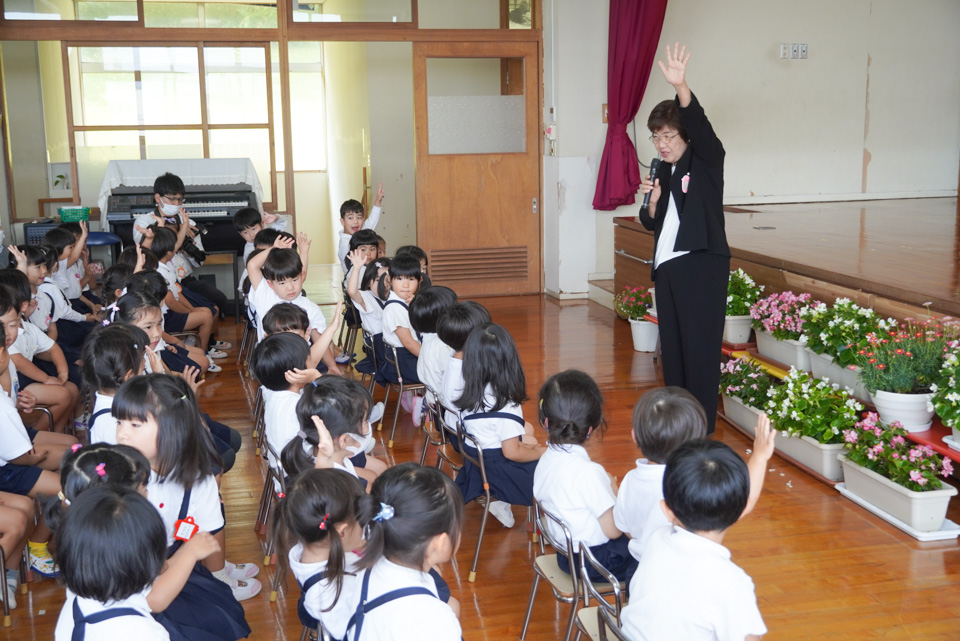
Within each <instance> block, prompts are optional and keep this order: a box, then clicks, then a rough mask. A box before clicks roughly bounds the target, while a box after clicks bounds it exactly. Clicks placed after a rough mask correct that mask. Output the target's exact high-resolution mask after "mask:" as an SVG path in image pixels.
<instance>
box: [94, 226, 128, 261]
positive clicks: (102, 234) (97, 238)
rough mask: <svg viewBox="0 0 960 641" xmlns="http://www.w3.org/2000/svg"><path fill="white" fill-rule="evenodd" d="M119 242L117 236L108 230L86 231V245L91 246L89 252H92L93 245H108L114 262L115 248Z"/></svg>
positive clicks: (115, 258)
mask: <svg viewBox="0 0 960 641" xmlns="http://www.w3.org/2000/svg"><path fill="white" fill-rule="evenodd" d="M121 242H122V241H121V240H120V237H119V236H117V235H116V234H112V233H110V232H108V231H92V232H89V233H87V246H88V247H90V248H91V250H90V251H91V253H92V252H93V249H92V248H93V247H109V248H110V249H111V258H112V260H113V261H114V262H116V260H117V254H118V252H117V249H118V245H120V243H121Z"/></svg>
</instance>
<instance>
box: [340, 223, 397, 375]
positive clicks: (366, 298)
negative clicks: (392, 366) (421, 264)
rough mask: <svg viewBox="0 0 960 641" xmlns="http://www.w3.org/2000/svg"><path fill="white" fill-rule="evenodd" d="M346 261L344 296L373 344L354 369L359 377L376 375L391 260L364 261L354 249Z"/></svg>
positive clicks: (382, 360)
mask: <svg viewBox="0 0 960 641" xmlns="http://www.w3.org/2000/svg"><path fill="white" fill-rule="evenodd" d="M359 235H360V234H359V233H358V234H357V236H359ZM347 260H348V261H350V262H351V263H352V267H351V268H350V273H349V274H347V297H349V298H350V300H351V301H352V302H353V307H354V309H355V310H357V313H358V314H359V315H360V325H361V326H362V327H363V330H364V331H365V332H366V333H367V334H368V335H369V336H370V341H371V342H372V344H373V348H372V351H373V353H372V354H371V353H367V355H366V356H364V358H363V360H361V361H360V362H359V363H357V364H356V365H355V366H354V369H356V370H357V371H358V372H360V373H361V374H369V375H373V376H376V374H377V368H378V367H379V366H380V364H381V363H383V362H384V351H383V306H384V305H385V304H386V302H385V301H386V299H387V297H388V296H389V294H390V259H389V258H373V259H370V258H364V257H363V255H362V254H361V253H360V250H359V249H357V250H355V251H353V252H351V253H350V254H349V255H348V256H347ZM364 261H365V262H364ZM361 271H362V273H363V277H362V278H361V275H360V274H361ZM368 352H369V350H368Z"/></svg>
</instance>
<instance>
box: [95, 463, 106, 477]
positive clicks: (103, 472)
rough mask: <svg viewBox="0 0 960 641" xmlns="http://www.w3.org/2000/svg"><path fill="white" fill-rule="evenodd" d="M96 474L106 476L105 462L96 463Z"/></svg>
mask: <svg viewBox="0 0 960 641" xmlns="http://www.w3.org/2000/svg"><path fill="white" fill-rule="evenodd" d="M97 474H98V475H100V476H106V475H107V464H106V463H100V464H99V465H97Z"/></svg>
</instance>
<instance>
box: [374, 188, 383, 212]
mask: <svg viewBox="0 0 960 641" xmlns="http://www.w3.org/2000/svg"><path fill="white" fill-rule="evenodd" d="M382 202H383V183H382V182H381V183H377V197H376V198H374V200H373V206H374V207H379V206H380V203H382Z"/></svg>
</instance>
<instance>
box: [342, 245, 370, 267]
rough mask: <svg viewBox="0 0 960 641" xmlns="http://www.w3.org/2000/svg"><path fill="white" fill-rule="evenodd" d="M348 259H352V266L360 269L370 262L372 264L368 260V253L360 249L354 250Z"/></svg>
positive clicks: (348, 255)
mask: <svg viewBox="0 0 960 641" xmlns="http://www.w3.org/2000/svg"><path fill="white" fill-rule="evenodd" d="M347 258H349V259H350V264H351V265H353V266H354V267H358V266H360V265H366V264H367V263H368V262H370V261H369V260H368V259H367V255H366V253H365V252H362V251H360V250H359V249H354V250H353V251H352V252H350V253H349V254H347Z"/></svg>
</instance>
